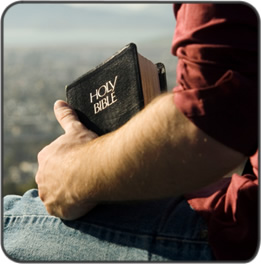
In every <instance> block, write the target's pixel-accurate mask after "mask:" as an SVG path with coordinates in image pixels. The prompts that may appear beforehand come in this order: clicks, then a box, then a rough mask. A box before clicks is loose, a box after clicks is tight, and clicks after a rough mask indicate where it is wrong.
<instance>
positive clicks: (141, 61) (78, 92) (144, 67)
mask: <svg viewBox="0 0 261 264" xmlns="http://www.w3.org/2000/svg"><path fill="white" fill-rule="evenodd" d="M65 89H66V98H67V102H68V104H69V105H70V106H71V107H72V108H73V109H74V110H75V111H76V113H77V115H78V117H79V119H80V121H81V122H82V123H83V124H84V125H85V126H86V127H87V128H88V129H90V130H92V131H94V132H96V133H97V134H98V135H103V134H105V133H108V132H111V131H113V130H116V129H117V128H119V127H120V126H122V125H123V124H124V123H126V122H127V121H128V120H129V119H130V118H131V117H132V116H134V115H135V114H136V113H137V112H139V111H140V110H141V109H142V108H143V107H144V105H146V104H148V103H149V102H150V101H151V100H152V99H153V98H154V97H156V96H157V95H159V94H160V93H161V92H163V91H166V90H167V82H166V72H165V67H164V65H163V64H162V63H157V64H154V63H152V62H151V61H149V60H148V59H146V58H144V57H143V56H141V55H140V54H138V52H137V47H136V45H135V44H133V43H130V44H128V45H127V46H125V47H124V48H123V49H121V50H120V51H118V52H117V53H116V54H114V55H113V56H112V57H110V58H109V59H108V60H106V61H104V62H103V63H102V64H100V65H98V66H97V67H96V68H94V69H92V70H90V71H88V72H87V73H86V74H84V75H83V76H81V77H80V78H78V79H77V80H75V81H74V82H73V83H71V84H70V85H67V86H66V88H65Z"/></svg>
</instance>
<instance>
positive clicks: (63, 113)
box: [54, 100, 84, 132]
mask: <svg viewBox="0 0 261 264" xmlns="http://www.w3.org/2000/svg"><path fill="white" fill-rule="evenodd" d="M54 113H55V116H56V119H57V121H58V122H59V124H60V125H61V127H62V128H63V130H64V131H65V132H69V130H70V129H72V128H74V129H76V128H77V127H79V129H83V128H84V126H83V125H82V124H81V123H80V121H79V119H78V116H77V114H76V112H75V111H74V110H73V109H72V108H71V107H70V106H69V105H68V104H67V103H66V102H65V101H62V100H58V101H56V102H55V104H54ZM73 123H77V126H73V125H72V124H73Z"/></svg>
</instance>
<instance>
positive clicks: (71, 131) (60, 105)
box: [36, 100, 97, 220]
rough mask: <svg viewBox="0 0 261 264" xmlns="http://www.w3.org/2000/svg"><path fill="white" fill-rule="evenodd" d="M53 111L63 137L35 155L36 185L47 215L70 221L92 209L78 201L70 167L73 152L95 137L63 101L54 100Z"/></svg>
mask: <svg viewBox="0 0 261 264" xmlns="http://www.w3.org/2000/svg"><path fill="white" fill-rule="evenodd" d="M54 112H55V116H56V118H57V120H58V122H59V123H60V125H61V127H62V128H63V129H64V131H65V134H64V135H62V136H60V137H59V138H57V139H56V140H55V141H54V142H52V143H51V144H50V145H48V146H46V147H45V148H44V149H43V150H42V151H41V152H39V154H38V162H39V168H38V172H37V174H36V183H37V184H38V189H39V196H40V198H41V200H42V201H43V202H44V205H45V207H46V209H47V211H48V212H49V213H50V214H51V215H55V216H58V217H61V218H64V219H68V220H72V219H75V218H78V217H80V216H83V215H84V214H85V213H87V212H88V211H90V210H91V209H92V208H93V207H94V206H95V203H88V202H84V201H83V199H81V197H80V190H81V186H78V184H80V183H79V181H78V179H76V177H77V171H76V172H75V171H72V170H71V168H72V167H73V164H74V163H77V162H78V160H77V159H78V158H77V155H75V152H76V151H77V150H78V149H79V148H81V147H83V146H85V145H86V143H88V142H89V141H91V140H93V139H95V138H96V137H97V135H96V134H95V133H94V132H92V131H90V130H88V129H87V128H86V127H85V126H84V125H83V124H82V123H81V122H80V121H79V120H78V117H77V115H76V113H75V112H74V111H73V109H71V108H70V107H69V106H68V104H67V103H66V102H64V101H61V100H59V101H57V102H56V103H55V105H54ZM72 173H75V174H74V175H72Z"/></svg>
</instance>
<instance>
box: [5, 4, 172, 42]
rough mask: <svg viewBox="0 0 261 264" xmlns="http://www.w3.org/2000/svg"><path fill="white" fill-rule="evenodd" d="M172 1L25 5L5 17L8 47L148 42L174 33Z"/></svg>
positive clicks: (9, 11)
mask: <svg viewBox="0 0 261 264" xmlns="http://www.w3.org/2000/svg"><path fill="white" fill-rule="evenodd" d="M174 25H175V19H174V15H173V8H172V4H171V3H168V4H163V3H162V4H154V3H153V4H152V3H149V4H134V3H133V4H115V3H114V4H112V3H99V4H91V3H86V4H46V3H45V4H40V3H34V4H25V3H18V4H15V5H13V6H11V7H10V8H9V9H8V10H7V11H6V13H5V16H4V43H5V45H6V47H8V46H16V45H19V46H23V45H25V46H28V45H29V46H31V45H57V44H59V45H69V44H82V43H94V44H103V45H104V44H105V43H107V44H108V45H109V44H110V43H115V42H116V41H117V42H119V40H121V41H122V43H125V44H126V43H128V42H137V41H146V40H149V39H157V38H161V37H166V36H172V34H173V30H174Z"/></svg>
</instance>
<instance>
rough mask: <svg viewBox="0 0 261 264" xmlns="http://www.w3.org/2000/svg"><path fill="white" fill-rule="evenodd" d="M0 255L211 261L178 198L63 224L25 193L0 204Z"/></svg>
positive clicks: (195, 221) (199, 226) (99, 211)
mask: <svg viewBox="0 0 261 264" xmlns="http://www.w3.org/2000/svg"><path fill="white" fill-rule="evenodd" d="M3 210H4V221H3V249H4V251H5V252H6V254H7V256H9V257H10V258H11V259H13V260H16V261H71V262H72V261H173V260H187V261H189V260H211V259H213V255H212V252H211V249H210V247H209V244H208V242H207V227H206V224H205V223H204V221H203V219H202V218H201V217H200V216H199V215H198V214H197V213H196V212H195V211H193V209H191V208H190V206H189V205H188V203H187V202H186V200H185V199H184V198H182V197H178V198H173V199H165V200H160V201H149V202H148V201H147V202H139V203H117V204H104V205H99V206H97V207H96V208H94V209H93V210H92V211H91V212H89V213H88V214H87V215H86V216H84V217H82V218H80V219H78V220H75V221H64V220H61V219H59V218H57V217H53V216H50V215H48V213H47V212H46V210H45V207H44V205H43V203H42V202H41V200H40V199H39V197H38V192H37V190H30V191H28V192H26V193H25V194H24V195H23V196H22V197H21V196H15V195H9V196H6V197H5V198H4V209H3Z"/></svg>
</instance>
